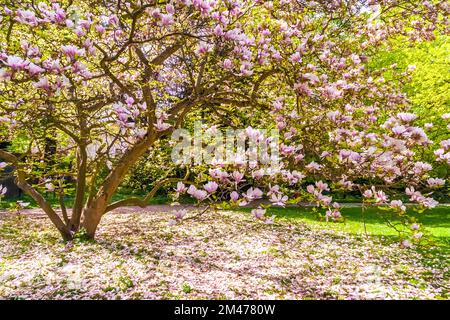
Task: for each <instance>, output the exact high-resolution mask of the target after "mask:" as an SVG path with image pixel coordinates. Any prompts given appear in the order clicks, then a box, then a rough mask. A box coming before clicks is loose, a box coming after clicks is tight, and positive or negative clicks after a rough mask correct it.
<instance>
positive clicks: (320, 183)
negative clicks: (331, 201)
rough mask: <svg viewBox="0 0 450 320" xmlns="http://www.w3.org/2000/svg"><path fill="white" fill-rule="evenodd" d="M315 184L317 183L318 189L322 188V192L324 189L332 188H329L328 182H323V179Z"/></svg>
mask: <svg viewBox="0 0 450 320" xmlns="http://www.w3.org/2000/svg"><path fill="white" fill-rule="evenodd" d="M315 184H316V187H317V189H319V190H320V192H322V191H329V190H330V189H329V188H328V184H326V183H324V182H322V180H320V181H317V182H316V183H315Z"/></svg>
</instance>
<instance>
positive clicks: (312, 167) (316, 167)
mask: <svg viewBox="0 0 450 320" xmlns="http://www.w3.org/2000/svg"><path fill="white" fill-rule="evenodd" d="M305 168H306V169H307V170H308V171H318V170H320V169H321V168H322V166H321V165H320V164H318V163H316V162H314V161H312V162H310V163H309V164H308V165H307V166H305Z"/></svg>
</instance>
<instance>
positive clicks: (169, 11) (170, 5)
mask: <svg viewBox="0 0 450 320" xmlns="http://www.w3.org/2000/svg"><path fill="white" fill-rule="evenodd" d="M166 12H167V13H170V14H174V13H175V8H174V7H173V5H172V4H171V3H168V4H167V5H166Z"/></svg>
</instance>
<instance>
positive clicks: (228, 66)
mask: <svg viewBox="0 0 450 320" xmlns="http://www.w3.org/2000/svg"><path fill="white" fill-rule="evenodd" d="M222 67H223V68H224V69H226V70H231V69H232V68H233V62H231V60H230V59H225V60H223V62H222Z"/></svg>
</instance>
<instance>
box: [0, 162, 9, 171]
mask: <svg viewBox="0 0 450 320" xmlns="http://www.w3.org/2000/svg"><path fill="white" fill-rule="evenodd" d="M7 166H8V164H7V163H6V162H3V161H2V162H0V170H2V169H4V168H6V167H7Z"/></svg>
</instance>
